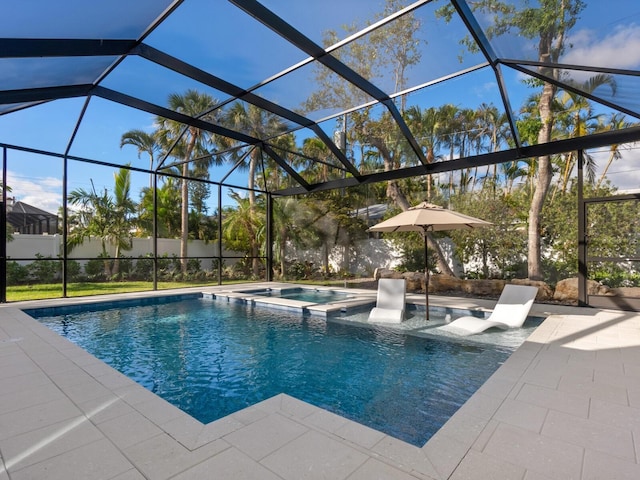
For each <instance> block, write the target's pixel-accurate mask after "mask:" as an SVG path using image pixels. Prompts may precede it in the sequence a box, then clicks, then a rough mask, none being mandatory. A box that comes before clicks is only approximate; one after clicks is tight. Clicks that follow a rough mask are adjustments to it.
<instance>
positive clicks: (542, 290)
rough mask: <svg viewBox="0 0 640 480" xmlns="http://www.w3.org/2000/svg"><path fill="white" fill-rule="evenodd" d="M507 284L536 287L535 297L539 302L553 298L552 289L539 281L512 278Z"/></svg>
mask: <svg viewBox="0 0 640 480" xmlns="http://www.w3.org/2000/svg"><path fill="white" fill-rule="evenodd" d="M509 283H513V284H514V285H530V286H532V287H538V294H537V295H536V300H537V301H539V302H546V301H549V300H551V299H552V298H553V289H552V288H551V287H550V286H549V285H548V284H546V283H545V282H542V281H540V280H529V279H528V278H514V279H513V280H511V281H510V282H509ZM576 298H577V297H576Z"/></svg>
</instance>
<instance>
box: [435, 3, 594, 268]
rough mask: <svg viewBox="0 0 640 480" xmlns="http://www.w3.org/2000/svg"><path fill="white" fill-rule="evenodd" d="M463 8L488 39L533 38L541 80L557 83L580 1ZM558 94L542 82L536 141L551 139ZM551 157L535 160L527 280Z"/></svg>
mask: <svg viewBox="0 0 640 480" xmlns="http://www.w3.org/2000/svg"><path fill="white" fill-rule="evenodd" d="M468 3H469V6H470V7H471V9H472V10H473V11H474V12H477V13H479V14H481V15H485V16H487V17H489V19H490V27H488V28H487V29H486V30H485V31H486V33H487V35H488V36H489V38H493V37H497V36H500V35H503V34H509V33H513V34H515V35H519V36H521V37H524V38H527V39H531V40H534V41H535V42H536V46H537V57H538V58H537V60H538V61H539V62H540V64H541V66H539V67H538V72H539V73H540V74H541V75H543V76H546V77H547V78H550V79H554V80H559V76H560V75H561V71H562V70H561V69H558V68H553V65H554V64H556V63H557V62H558V60H559V58H560V55H561V54H562V53H563V52H564V50H565V49H566V47H567V45H566V36H567V33H568V32H569V30H571V28H573V26H574V25H575V23H576V20H577V19H578V16H579V14H580V12H581V11H582V10H583V9H584V6H585V4H584V2H583V1H582V0H540V1H539V3H538V4H536V6H534V7H532V6H530V4H529V3H524V4H523V5H522V7H521V8H518V6H516V5H514V4H513V3H511V2H506V1H502V0H470V1H469V2H468ZM454 13H455V10H454V9H453V7H452V6H450V5H449V6H446V7H443V8H441V9H440V10H439V14H440V15H442V16H443V17H444V18H445V19H447V20H450V19H451V18H452V16H453V15H454ZM466 44H467V47H468V48H469V49H471V50H477V46H476V45H475V44H474V43H473V42H472V41H471V40H470V39H469V38H467V39H466ZM557 92H558V87H557V86H556V84H555V83H550V82H544V83H543V85H542V92H541V94H540V96H539V98H538V102H537V110H538V114H539V119H540V128H539V130H538V132H537V143H538V144H543V143H548V142H550V141H551V140H552V136H553V127H554V122H555V119H554V110H553V102H554V99H555V97H556V94H557ZM551 160H552V159H551V156H550V155H545V156H541V157H539V158H538V159H537V175H536V177H535V190H534V192H533V196H532V199H531V205H530V208H529V226H528V255H527V257H528V277H529V278H531V279H541V278H542V251H541V232H542V225H541V214H542V208H543V206H544V202H545V199H546V197H547V193H548V191H549V186H550V184H551V179H552V177H553V168H552V163H551Z"/></svg>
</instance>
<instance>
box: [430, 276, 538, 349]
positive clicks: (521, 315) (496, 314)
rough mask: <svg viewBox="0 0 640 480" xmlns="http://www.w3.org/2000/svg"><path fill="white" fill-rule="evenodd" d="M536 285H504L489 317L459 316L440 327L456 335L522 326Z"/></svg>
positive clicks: (534, 293) (536, 291)
mask: <svg viewBox="0 0 640 480" xmlns="http://www.w3.org/2000/svg"><path fill="white" fill-rule="evenodd" d="M537 294H538V287H532V286H527V285H505V287H504V289H503V290H502V293H501V294H500V298H499V299H498V303H496V306H495V308H494V309H493V312H492V313H491V315H490V316H489V318H486V319H485V318H478V317H471V316H467V317H460V318H457V319H455V320H454V321H453V322H451V323H450V324H449V325H446V326H444V327H441V328H443V329H445V330H447V331H449V332H451V333H456V334H458V335H465V336H466V335H474V334H476V333H481V332H484V331H485V330H486V329H488V328H491V327H497V328H501V329H503V330H507V329H510V328H519V327H522V325H523V324H524V321H525V320H526V319H527V315H529V311H530V310H531V307H532V305H533V301H534V300H535V298H536V295H537Z"/></svg>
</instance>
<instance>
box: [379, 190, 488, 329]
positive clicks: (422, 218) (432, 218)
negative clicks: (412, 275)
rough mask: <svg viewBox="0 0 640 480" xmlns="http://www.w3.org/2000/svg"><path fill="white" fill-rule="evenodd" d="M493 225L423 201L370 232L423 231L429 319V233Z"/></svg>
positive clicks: (426, 305) (426, 299) (426, 306)
mask: <svg viewBox="0 0 640 480" xmlns="http://www.w3.org/2000/svg"><path fill="white" fill-rule="evenodd" d="M490 225H493V224H492V223H490V222H485V221H484V220H480V219H479V218H474V217H470V216H468V215H464V214H462V213H458V212H454V211H453V210H448V209H446V208H442V207H439V206H438V205H433V204H431V203H427V202H422V203H421V204H419V205H416V206H415V207H411V208H410V209H409V210H406V211H404V212H401V213H399V214H398V215H396V216H394V217H391V218H389V219H387V220H385V221H384V222H381V223H379V224H377V225H374V226H373V227H371V228H369V231H370V232H422V236H423V238H424V258H425V268H424V269H425V275H426V282H425V283H426V284H425V289H424V290H425V292H424V294H425V308H426V311H427V320H429V251H428V247H427V233H428V232H438V231H442V230H464V229H473V228H480V227H487V226H490Z"/></svg>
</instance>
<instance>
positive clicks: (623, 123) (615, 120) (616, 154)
mask: <svg viewBox="0 0 640 480" xmlns="http://www.w3.org/2000/svg"><path fill="white" fill-rule="evenodd" d="M631 125H632V123H631V122H628V121H627V119H626V118H625V116H624V115H623V114H622V113H613V114H611V117H610V119H609V122H608V127H609V129H610V130H621V129H623V128H628V127H630V126H631ZM620 158H622V153H621V152H620V145H619V144H617V143H616V144H613V145H611V146H610V147H609V160H607V165H606V166H605V167H604V170H602V173H601V174H600V178H599V179H598V182H597V183H596V190H598V189H599V188H600V185H601V184H602V181H603V180H604V179H605V177H606V176H607V172H608V171H609V167H610V166H611V164H612V163H613V161H614V160H620Z"/></svg>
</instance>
